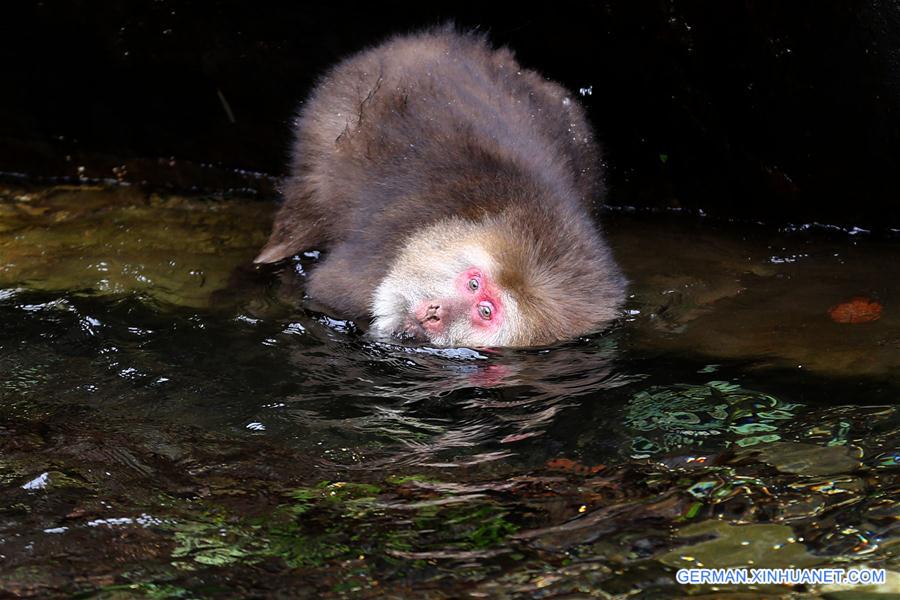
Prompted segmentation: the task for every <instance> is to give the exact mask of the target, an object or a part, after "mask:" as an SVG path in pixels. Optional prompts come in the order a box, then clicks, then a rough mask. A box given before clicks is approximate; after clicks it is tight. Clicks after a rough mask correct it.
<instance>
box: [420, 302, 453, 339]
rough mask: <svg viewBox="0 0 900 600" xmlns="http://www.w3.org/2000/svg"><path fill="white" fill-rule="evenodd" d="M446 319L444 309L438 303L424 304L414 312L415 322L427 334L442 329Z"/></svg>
mask: <svg viewBox="0 0 900 600" xmlns="http://www.w3.org/2000/svg"><path fill="white" fill-rule="evenodd" d="M446 317H447V309H446V307H445V306H444V305H443V304H441V303H438V302H431V301H429V302H424V303H422V304H421V305H420V307H419V309H418V310H417V311H416V320H417V321H418V322H419V325H420V326H421V327H422V329H424V330H425V331H428V332H432V333H433V332H437V331H440V330H442V329H443V328H444V322H445V320H446Z"/></svg>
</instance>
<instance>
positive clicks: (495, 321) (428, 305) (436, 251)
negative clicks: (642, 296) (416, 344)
mask: <svg viewBox="0 0 900 600" xmlns="http://www.w3.org/2000/svg"><path fill="white" fill-rule="evenodd" d="M548 216H549V215H548ZM556 218H557V219H559V217H556ZM624 290H625V284H624V279H623V278H622V276H621V274H620V272H619V270H618V268H617V267H616V265H615V263H614V262H613V261H612V258H611V257H610V255H609V251H608V250H607V248H606V246H605V245H604V244H603V242H602V241H601V239H600V236H599V234H598V233H597V231H596V230H594V229H593V227H592V226H590V225H587V224H585V223H582V222H579V221H578V220H572V221H565V220H559V221H557V222H553V221H551V222H547V221H546V220H545V219H541V218H539V217H537V218H536V217H535V216H534V215H533V214H529V213H527V212H524V211H522V212H521V213H520V214H516V213H515V212H513V211H509V212H506V213H503V214H501V215H497V216H493V217H487V218H484V219H480V220H478V221H467V220H463V219H457V218H453V219H448V220H444V221H441V222H439V223H437V224H435V225H433V226H431V227H429V228H426V229H424V230H422V231H420V232H419V233H418V234H416V235H415V236H414V237H412V238H411V239H410V240H409V242H408V243H407V244H406V245H405V246H404V247H403V249H402V250H401V251H400V252H399V254H398V255H397V257H396V259H395V260H394V262H393V264H392V266H391V268H390V269H389V271H388V274H387V275H386V276H385V278H384V279H383V280H382V281H381V283H380V284H379V285H378V287H377V288H376V290H375V293H374V295H373V298H372V315H373V317H374V319H373V322H372V332H373V333H374V334H375V335H379V336H400V337H412V338H415V339H420V340H423V341H427V342H429V343H432V344H435V345H438V346H535V345H543V344H549V343H552V342H555V341H558V340H565V339H571V338H573V337H576V336H578V335H582V334H585V333H589V332H591V331H596V330H598V329H601V328H602V327H603V326H604V325H606V324H607V323H609V322H610V321H611V320H613V319H614V318H616V316H617V314H618V310H619V308H620V306H621V304H622V301H623V299H624Z"/></svg>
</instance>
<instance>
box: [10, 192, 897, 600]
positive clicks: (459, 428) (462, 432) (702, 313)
mask: <svg viewBox="0 0 900 600" xmlns="http://www.w3.org/2000/svg"><path fill="white" fill-rule="evenodd" d="M272 210H273V205H272V204H271V203H269V202H266V201H262V200H259V199H255V198H239V197H230V198H208V197H178V196H159V195H154V194H149V193H146V192H142V191H140V190H138V189H136V188H131V187H110V188H107V187H84V186H82V187H53V188H27V187H16V188H13V187H7V188H4V189H3V190H2V191H0V257H2V261H0V485H2V487H0V496H2V500H0V560H2V567H0V589H3V590H4V591H5V592H6V593H9V594H12V595H17V596H34V597H47V596H70V595H72V594H81V595H82V596H83V597H101V598H119V597H159V598H168V597H185V598H193V597H209V596H246V595H256V596H265V595H274V594H276V593H285V590H289V591H290V593H291V594H294V595H307V596H310V597H317V596H333V597H340V596H342V595H350V594H355V595H359V596H362V597H369V596H370V597H375V596H380V595H388V596H393V597H408V596H410V595H417V596H427V597H433V598H445V597H446V598H457V597H466V596H471V597H510V598H515V597H534V596H536V595H538V596H541V597H553V596H563V597H585V596H598V597H607V596H609V595H625V594H637V595H638V597H647V598H661V597H672V596H678V595H683V594H687V593H694V594H716V597H719V595H722V594H726V593H733V594H744V596H742V597H748V596H747V594H750V596H752V597H758V596H761V595H772V596H773V597H781V596H783V595H784V594H786V593H789V592H790V593H794V594H795V595H796V596H797V597H821V596H822V595H827V597H829V598H840V597H843V596H844V595H846V594H847V593H848V592H840V591H839V590H836V589H827V588H810V589H807V588H797V589H793V590H787V589H785V588H771V589H768V588H767V589H746V588H744V589H741V588H728V589H723V590H718V591H717V590H711V589H708V588H696V589H695V588H689V587H683V586H678V585H677V584H676V583H675V580H674V573H675V570H676V569H678V568H680V567H683V566H698V565H702V566H710V567H715V566H747V565H750V566H753V565H755V566H773V567H787V566H791V565H794V566H849V565H867V566H872V567H884V568H887V569H889V570H890V571H891V572H892V575H891V577H892V579H891V580H890V581H889V584H888V585H887V586H884V587H883V588H882V590H881V591H884V592H887V591H889V590H890V589H893V590H894V591H898V589H897V585H898V584H897V581H898V580H897V577H898V575H896V573H897V572H898V571H900V564H898V557H897V550H898V544H897V542H898V540H900V533H898V531H897V522H898V516H900V513H898V508H897V493H898V487H900V480H898V473H900V470H898V469H900V468H898V461H900V455H898V452H900V448H898V439H900V437H898V433H900V414H898V410H897V392H898V389H900V386H898V383H900V382H898V374H900V369H898V367H900V316H898V312H897V310H896V306H897V302H898V300H900V287H898V286H900V284H898V275H900V271H898V267H897V265H898V260H900V243H898V242H897V240H891V239H886V240H885V239H874V238H873V237H872V236H868V235H866V234H865V233H859V232H854V231H844V230H838V229H832V228H828V227H821V226H797V227H782V228H780V229H779V228H778V227H774V226H767V225H760V224H746V223H744V224H740V223H727V222H721V221H713V220H708V219H702V218H696V217H692V216H688V215H653V214H632V213H629V212H626V211H619V212H615V213H611V214H607V215H606V229H607V232H608V235H609V237H610V239H611V242H612V244H613V247H614V249H615V251H616V255H617V257H618V258H619V260H620V262H621V263H622V264H623V267H624V269H625V271H626V273H627V275H628V277H629V279H630V280H631V282H632V288H631V290H632V294H633V295H632V297H631V299H630V302H629V306H628V310H627V314H626V315H625V316H623V319H622V321H621V322H620V323H618V324H617V325H616V326H615V327H613V328H612V329H610V330H609V331H606V332H603V333H600V334H597V335H594V336H590V337H588V338H585V339H580V340H576V341H573V342H571V343H567V344H560V345H558V346H554V347H551V348H542V349H533V350H527V351H524V350H494V349H444V350H437V349H431V348H422V347H408V346H399V345H390V344H384V343H378V342H375V341H372V340H370V339H368V338H367V337H366V336H365V335H364V334H361V333H360V332H359V331H358V329H357V327H355V326H354V324H352V323H349V322H346V321H341V320H338V319H335V318H333V317H332V316H329V315H328V314H326V313H324V312H321V310H319V309H318V307H314V306H311V305H310V304H308V303H307V302H305V300H304V297H303V281H304V278H305V274H306V273H308V272H310V271H311V270H312V269H314V268H315V264H316V261H317V259H318V254H317V253H316V252H310V253H307V254H306V255H303V256H301V257H299V258H298V259H296V260H295V261H293V262H291V263H289V264H286V265H282V266H280V267H277V268H275V269H267V270H263V271H257V270H255V269H253V268H251V267H250V266H249V262H250V260H251V259H252V257H253V256H254V255H255V253H256V251H257V250H258V248H259V247H260V246H261V245H262V243H263V241H264V239H265V236H266V234H267V232H268V227H269V221H270V218H271V214H272ZM854 297H865V298H867V299H869V300H871V301H873V302H877V303H878V304H880V305H881V306H882V307H883V310H882V313H881V315H880V318H878V319H877V320H874V321H871V322H865V323H854V324H843V323H835V322H834V321H833V320H832V318H831V317H830V315H829V309H830V308H832V307H834V306H836V305H839V304H841V303H844V302H847V301H849V300H850V299H851V298H854ZM892 586H893V587H892ZM846 597H850V596H846Z"/></svg>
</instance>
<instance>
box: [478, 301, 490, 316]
mask: <svg viewBox="0 0 900 600" xmlns="http://www.w3.org/2000/svg"><path fill="white" fill-rule="evenodd" d="M493 312H494V309H493V308H491V305H490V304H488V303H486V302H483V303H481V304H479V305H478V315H479V316H480V317H481V318H482V319H484V320H485V321H489V320H490V318H491V314H492V313H493Z"/></svg>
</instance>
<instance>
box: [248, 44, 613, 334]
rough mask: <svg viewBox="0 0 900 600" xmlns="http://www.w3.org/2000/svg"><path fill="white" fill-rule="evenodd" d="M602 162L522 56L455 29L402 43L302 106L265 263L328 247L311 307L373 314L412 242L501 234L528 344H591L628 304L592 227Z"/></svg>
mask: <svg viewBox="0 0 900 600" xmlns="http://www.w3.org/2000/svg"><path fill="white" fill-rule="evenodd" d="M598 161H599V156H598V151H597V147H596V144H595V142H594V140H593V134H592V132H591V129H590V127H589V125H588V123H587V121H586V119H585V116H584V113H583V111H582V109H581V107H580V106H579V105H578V103H577V102H576V100H575V99H574V98H572V96H571V95H570V94H569V93H568V92H567V91H566V90H565V89H564V88H562V87H561V86H559V85H558V84H556V83H553V82H550V81H547V80H545V79H544V78H543V77H542V76H541V75H539V74H538V73H536V72H534V71H530V70H527V69H522V68H521V67H520V66H519V65H518V63H517V62H516V60H515V59H514V57H513V55H512V53H511V52H510V51H509V50H507V49H505V48H502V49H497V50H495V49H492V48H491V47H490V46H489V45H488V43H487V42H486V40H485V39H484V37H483V36H481V35H476V34H471V33H459V32H457V31H455V30H454V29H453V28H451V27H443V28H439V29H436V30H432V31H428V32H424V33H420V34H417V35H411V36H401V37H396V38H393V39H391V40H389V41H388V42H386V43H384V44H382V45H380V46H378V47H375V48H373V49H370V50H367V51H365V52H362V53H360V54H358V55H356V56H353V57H351V58H349V59H347V60H345V61H344V62H342V63H340V64H339V65H337V66H336V67H335V68H334V69H333V70H332V71H331V72H330V73H328V74H327V75H326V76H325V77H324V78H323V79H322V80H321V81H320V82H319V85H318V86H317V87H316V89H315V90H314V92H313V94H312V96H311V97H310V98H309V100H308V101H307V102H306V104H305V105H304V106H302V107H301V110H300V113H299V117H298V119H297V124H296V142H295V145H294V154H293V161H292V165H291V167H292V175H291V177H290V178H289V179H288V180H287V181H286V183H285V188H284V197H285V201H284V204H283V206H282V207H281V209H280V211H279V213H278V215H277V217H276V220H275V225H274V228H273V232H272V236H271V238H270V240H269V242H268V244H267V245H266V247H265V248H264V249H263V250H262V251H261V253H260V255H259V257H257V259H256V261H257V262H262V263H266V262H275V261H278V260H281V259H284V258H287V257H289V256H291V255H293V254H295V253H297V252H299V251H301V250H303V249H306V248H310V247H323V246H324V247H326V248H327V249H328V250H329V251H330V254H328V255H327V256H326V258H325V259H324V260H323V262H322V263H321V264H320V265H319V266H318V267H317V269H316V270H315V271H314V272H313V274H312V275H311V277H310V280H309V285H308V292H309V294H310V296H312V297H313V298H314V299H315V300H317V301H318V302H320V303H323V304H325V305H327V306H330V307H332V308H333V309H334V310H336V311H337V312H338V313H340V314H342V315H343V316H347V317H350V318H365V317H367V316H370V310H371V301H372V293H373V290H374V289H375V288H376V286H377V285H378V284H379V282H381V281H382V279H384V277H385V274H386V273H387V272H388V269H389V268H390V266H391V264H392V262H393V260H394V259H395V257H396V256H397V254H398V253H399V252H400V251H401V249H402V248H403V246H404V244H405V242H406V240H407V239H408V238H409V237H410V236H411V235H413V234H415V233H416V232H418V231H421V230H422V229H424V228H426V227H429V226H432V225H434V224H436V223H440V222H441V221H443V220H446V219H450V218H453V217H457V218H463V219H466V220H470V221H475V222H479V221H482V222H490V223H491V224H492V227H491V228H489V229H487V231H488V235H489V236H490V239H486V240H484V246H485V248H486V249H488V250H489V251H490V252H492V253H493V254H495V256H496V258H497V260H498V261H499V263H500V264H501V265H502V268H501V272H500V273H498V274H497V278H498V281H499V282H500V284H501V285H504V286H507V287H508V289H509V291H510V293H513V294H515V295H516V297H517V298H518V299H519V304H520V306H521V309H522V313H523V316H524V317H525V318H527V319H529V321H532V322H534V332H533V333H534V335H533V336H531V339H529V340H525V342H526V343H541V342H546V341H552V340H553V339H560V338H565V337H570V336H572V335H577V334H580V333H584V332H586V331H589V330H590V329H593V328H596V327H598V326H602V325H603V324H604V323H605V322H608V321H609V320H610V319H611V318H613V317H614V315H615V311H616V310H617V308H618V306H619V305H620V303H621V301H622V297H623V293H624V283H623V280H622V278H621V276H620V274H619V271H618V269H617V267H616V265H615V264H614V262H613V261H612V259H611V257H610V255H609V252H608V250H607V248H606V245H605V243H604V242H603V240H602V238H601V237H600V234H599V232H598V230H597V228H596V225H595V224H594V222H593V220H592V217H591V213H592V206H593V202H594V201H595V200H597V199H598V198H599V197H600V195H601V194H602V192H603V187H602V179H601V172H600V166H599V162H598ZM438 259H439V258H438Z"/></svg>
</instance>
